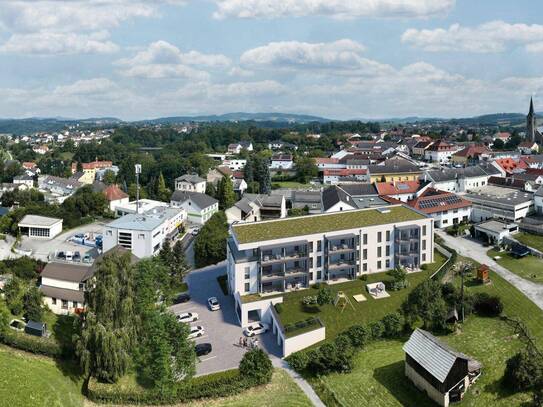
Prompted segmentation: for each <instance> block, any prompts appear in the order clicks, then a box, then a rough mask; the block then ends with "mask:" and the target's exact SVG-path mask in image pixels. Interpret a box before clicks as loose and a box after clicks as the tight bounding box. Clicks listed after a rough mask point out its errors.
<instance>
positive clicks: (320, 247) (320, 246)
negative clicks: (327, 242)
mask: <svg viewBox="0 0 543 407" xmlns="http://www.w3.org/2000/svg"><path fill="white" fill-rule="evenodd" d="M317 251H318V252H321V251H322V240H319V241H317Z"/></svg>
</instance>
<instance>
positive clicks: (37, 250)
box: [20, 222, 105, 261]
mask: <svg viewBox="0 0 543 407" xmlns="http://www.w3.org/2000/svg"><path fill="white" fill-rule="evenodd" d="M104 225H105V223H104V222H94V223H89V224H88V225H82V226H79V227H77V228H74V229H70V230H68V231H66V232H63V233H61V234H60V235H58V236H57V237H55V238H53V239H51V240H40V239H29V238H28V236H23V237H22V240H21V246H20V249H21V250H24V251H32V255H31V256H32V257H34V258H36V259H39V260H43V261H50V260H52V258H53V257H52V256H55V254H56V253H58V252H61V251H62V252H64V253H66V252H67V251H71V252H76V251H78V252H79V253H80V254H81V258H83V257H84V256H85V255H86V254H89V255H90V256H91V257H92V258H93V259H94V258H96V257H97V256H98V251H97V250H96V248H94V247H90V246H86V245H82V244H78V243H74V242H72V241H70V240H69V239H70V238H71V237H72V236H74V235H76V234H88V235H89V236H96V235H101V234H102V233H103V230H104Z"/></svg>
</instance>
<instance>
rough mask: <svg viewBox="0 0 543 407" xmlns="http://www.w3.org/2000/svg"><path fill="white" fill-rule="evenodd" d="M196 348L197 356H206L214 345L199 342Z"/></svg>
mask: <svg viewBox="0 0 543 407" xmlns="http://www.w3.org/2000/svg"><path fill="white" fill-rule="evenodd" d="M194 350H195V352H196V356H205V355H207V354H209V353H211V351H212V350H213V347H212V346H211V344H210V343H207V342H206V343H199V344H198V345H196V346H195V347H194Z"/></svg>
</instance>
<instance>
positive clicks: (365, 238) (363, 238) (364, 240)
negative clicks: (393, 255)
mask: <svg viewBox="0 0 543 407" xmlns="http://www.w3.org/2000/svg"><path fill="white" fill-rule="evenodd" d="M362 240H363V242H364V244H368V234H367V233H364V236H362Z"/></svg>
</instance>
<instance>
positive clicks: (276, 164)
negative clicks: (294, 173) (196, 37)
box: [270, 160, 294, 170]
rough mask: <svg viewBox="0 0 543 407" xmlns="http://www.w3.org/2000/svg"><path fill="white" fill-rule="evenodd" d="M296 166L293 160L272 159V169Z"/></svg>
mask: <svg viewBox="0 0 543 407" xmlns="http://www.w3.org/2000/svg"><path fill="white" fill-rule="evenodd" d="M293 168H294V162H293V161H292V160H272V161H271V163H270V170H291V169H293Z"/></svg>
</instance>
